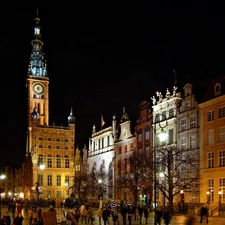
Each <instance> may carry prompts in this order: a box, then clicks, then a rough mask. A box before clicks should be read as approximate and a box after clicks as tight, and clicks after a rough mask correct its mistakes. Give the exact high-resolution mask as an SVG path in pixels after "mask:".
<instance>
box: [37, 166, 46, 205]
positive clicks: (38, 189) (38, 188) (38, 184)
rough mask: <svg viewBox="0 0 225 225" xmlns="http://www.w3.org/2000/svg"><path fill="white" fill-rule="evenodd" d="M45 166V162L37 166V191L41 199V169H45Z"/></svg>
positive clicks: (38, 197)
mask: <svg viewBox="0 0 225 225" xmlns="http://www.w3.org/2000/svg"><path fill="white" fill-rule="evenodd" d="M44 168H45V165H44V164H40V165H39V166H38V168H37V182H36V191H37V200H38V201H39V199H40V193H41V190H40V180H39V173H38V171H39V169H40V170H43V169H44Z"/></svg>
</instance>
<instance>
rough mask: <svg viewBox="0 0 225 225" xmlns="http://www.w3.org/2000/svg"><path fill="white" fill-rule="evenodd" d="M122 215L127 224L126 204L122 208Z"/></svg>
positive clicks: (124, 224)
mask: <svg viewBox="0 0 225 225" xmlns="http://www.w3.org/2000/svg"><path fill="white" fill-rule="evenodd" d="M121 216H122V218H123V225H126V222H127V207H126V205H124V206H123V208H122V209H121Z"/></svg>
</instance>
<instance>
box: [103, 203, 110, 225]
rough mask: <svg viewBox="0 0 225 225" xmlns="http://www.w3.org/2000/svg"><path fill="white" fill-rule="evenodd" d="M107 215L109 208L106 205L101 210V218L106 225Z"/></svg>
mask: <svg viewBox="0 0 225 225" xmlns="http://www.w3.org/2000/svg"><path fill="white" fill-rule="evenodd" d="M108 217H109V210H108V209H107V208H106V207H104V209H103V211H102V219H103V221H104V225H107V222H108Z"/></svg>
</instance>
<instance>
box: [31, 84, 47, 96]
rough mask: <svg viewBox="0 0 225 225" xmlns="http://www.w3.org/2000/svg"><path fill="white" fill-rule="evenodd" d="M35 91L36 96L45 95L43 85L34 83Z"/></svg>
mask: <svg viewBox="0 0 225 225" xmlns="http://www.w3.org/2000/svg"><path fill="white" fill-rule="evenodd" d="M33 90H34V93H35V94H37V95H42V94H44V85H43V84H42V83H34V84H33Z"/></svg>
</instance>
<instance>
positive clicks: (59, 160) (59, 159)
mask: <svg viewBox="0 0 225 225" xmlns="http://www.w3.org/2000/svg"><path fill="white" fill-rule="evenodd" d="M56 167H57V168H61V158H60V157H59V156H57V157H56Z"/></svg>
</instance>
